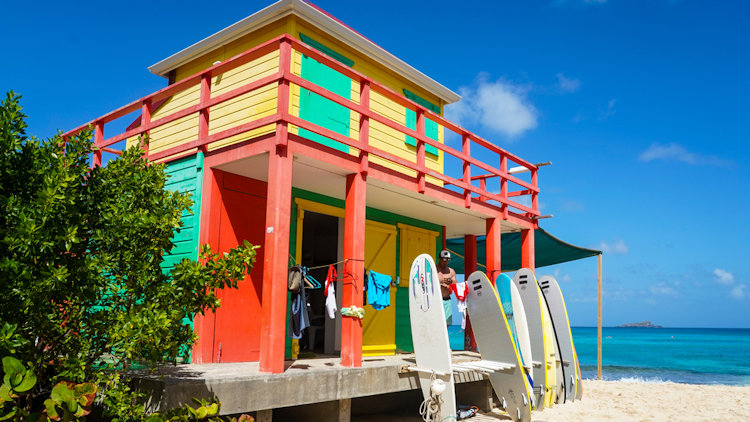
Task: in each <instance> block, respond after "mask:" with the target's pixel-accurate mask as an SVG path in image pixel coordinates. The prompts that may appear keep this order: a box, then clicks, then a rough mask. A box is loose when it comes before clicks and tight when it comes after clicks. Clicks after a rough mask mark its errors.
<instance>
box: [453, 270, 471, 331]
mask: <svg viewBox="0 0 750 422" xmlns="http://www.w3.org/2000/svg"><path fill="white" fill-rule="evenodd" d="M468 289H469V288H468V286H467V285H466V282H463V283H454V284H451V286H450V291H451V292H453V294H455V295H456V299H458V301H457V303H456V306H457V307H458V311H459V312H461V329H462V330H465V329H466V293H468Z"/></svg>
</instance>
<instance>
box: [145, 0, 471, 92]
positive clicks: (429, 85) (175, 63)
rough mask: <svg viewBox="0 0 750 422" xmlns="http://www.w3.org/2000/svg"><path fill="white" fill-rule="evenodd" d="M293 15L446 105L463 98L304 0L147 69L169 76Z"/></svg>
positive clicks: (284, 2)
mask: <svg viewBox="0 0 750 422" xmlns="http://www.w3.org/2000/svg"><path fill="white" fill-rule="evenodd" d="M291 14H295V15H297V16H300V17H302V18H304V19H306V20H308V21H310V22H311V23H313V24H316V25H318V26H319V27H321V29H324V30H325V31H327V32H329V33H330V34H332V35H334V36H336V37H337V38H338V39H339V40H341V41H342V42H344V43H346V44H347V45H349V46H350V47H352V48H354V49H357V50H359V51H362V52H363V53H365V54H367V55H368V56H370V57H371V58H373V59H375V60H376V61H377V62H379V63H381V64H382V65H384V66H386V67H388V68H390V69H392V70H394V71H395V72H396V73H397V74H399V75H400V76H402V77H404V78H405V79H407V80H409V81H410V82H412V83H414V84H416V85H417V86H420V87H422V88H423V89H425V90H427V91H428V92H430V93H431V94H434V95H435V96H437V97H438V98H440V99H441V100H443V101H444V102H445V103H446V104H451V103H455V102H456V101H458V100H460V99H461V96H459V95H458V94H456V93H455V92H453V91H451V90H450V89H448V88H446V87H445V86H443V85H441V84H440V83H438V82H437V81H435V80H434V79H432V78H430V77H429V76H427V75H425V74H424V73H422V72H420V71H419V70H417V69H415V68H414V67H412V66H410V65H408V64H407V63H406V62H404V61H403V60H401V59H399V58H398V57H396V56H394V55H393V54H391V53H389V52H388V51H386V50H385V49H383V48H382V47H380V46H378V45H377V44H375V43H373V42H372V41H370V40H368V39H367V38H365V37H364V36H362V35H361V34H359V33H357V32H356V31H354V30H352V29H351V28H349V27H347V26H346V25H344V24H342V23H341V22H340V21H338V20H336V19H334V18H332V17H331V16H329V15H327V14H325V13H323V12H321V11H320V10H318V9H316V8H314V7H312V6H311V5H309V4H307V3H305V2H304V1H302V0H280V1H277V2H276V3H274V4H272V5H270V6H268V7H266V8H264V9H262V10H260V11H258V12H256V13H253V14H252V15H250V16H248V17H246V18H244V19H242V20H241V21H239V22H237V23H234V24H232V25H230V26H228V27H226V28H224V29H222V30H221V31H219V32H217V33H215V34H213V35H210V36H208V37H206V38H204V39H202V40H201V41H198V42H197V43H195V44H193V45H191V46H189V47H187V48H185V49H183V50H181V51H179V52H177V53H175V54H173V55H171V56H169V57H167V58H166V59H164V60H161V61H159V62H158V63H155V64H153V65H151V66H149V68H148V70H149V71H150V72H151V73H153V74H155V75H158V76H163V77H167V75H168V74H169V72H170V71H171V70H173V69H176V68H178V67H180V66H182V65H183V64H185V63H187V62H189V61H191V60H193V59H195V58H197V57H200V56H201V55H203V54H205V53H207V52H209V51H211V50H213V49H215V48H217V47H219V46H221V45H225V44H227V43H229V42H231V41H234V40H236V39H238V38H240V37H242V36H243V35H245V34H248V33H250V32H252V31H254V30H256V29H258V28H261V27H262V26H265V25H266V24H268V23H270V22H273V21H276V20H278V19H281V18H283V17H285V16H288V15H291Z"/></svg>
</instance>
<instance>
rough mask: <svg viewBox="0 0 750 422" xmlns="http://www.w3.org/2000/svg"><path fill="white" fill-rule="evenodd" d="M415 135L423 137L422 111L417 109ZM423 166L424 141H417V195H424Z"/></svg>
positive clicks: (424, 164)
mask: <svg viewBox="0 0 750 422" xmlns="http://www.w3.org/2000/svg"><path fill="white" fill-rule="evenodd" d="M417 133H418V134H419V135H420V136H424V110H422V109H421V108H418V109H417ZM425 166H426V163H425V145H424V141H422V140H421V139H417V169H418V170H417V188H418V189H417V190H418V191H419V193H424V191H425V175H424V171H423V169H424V168H425Z"/></svg>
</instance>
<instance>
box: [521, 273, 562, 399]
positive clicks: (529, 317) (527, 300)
mask: <svg viewBox="0 0 750 422" xmlns="http://www.w3.org/2000/svg"><path fill="white" fill-rule="evenodd" d="M513 284H514V285H515V286H516V288H517V289H518V293H519V295H520V297H521V301H522V302H523V306H524V310H525V311H526V323H527V325H528V328H529V343H530V347H531V356H532V357H533V358H534V359H535V360H536V361H537V362H534V367H533V370H532V373H533V375H534V397H535V401H534V403H535V405H536V409H542V408H544V407H549V406H551V405H552V403H554V399H553V398H552V397H551V396H552V395H554V389H555V372H556V368H555V352H554V347H552V343H553V342H554V341H555V340H554V339H552V340H551V341H549V340H548V341H545V327H544V325H545V324H544V319H543V312H542V304H543V302H544V298H543V297H542V291H541V290H539V285H537V283H536V277H534V272H533V271H531V270H530V269H528V268H522V269H520V270H518V271H516V274H515V275H514V276H513ZM545 307H546V305H545ZM547 330H549V331H551V330H552V327H551V326H550V327H549V328H548V329H547ZM550 334H552V335H554V334H553V333H550ZM548 345H549V346H548Z"/></svg>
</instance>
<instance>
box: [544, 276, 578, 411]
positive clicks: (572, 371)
mask: <svg viewBox="0 0 750 422" xmlns="http://www.w3.org/2000/svg"><path fill="white" fill-rule="evenodd" d="M539 287H540V288H541V289H542V294H543V295H544V298H545V300H546V301H547V306H548V307H549V313H550V316H551V317H552V325H553V326H554V327H555V334H556V335H557V344H558V346H559V347H560V358H561V360H562V372H563V380H564V384H565V391H564V397H563V398H564V402H567V401H575V399H576V389H577V385H579V384H580V383H581V375H580V373H579V371H578V357H577V356H576V352H575V347H574V346H573V335H572V333H571V331H570V322H569V321H568V312H567V310H566V309H565V300H564V299H563V296H562V291H561V290H560V286H559V285H558V284H557V280H555V279H554V277H552V276H549V275H545V276H543V277H541V278H540V279H539Z"/></svg>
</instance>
